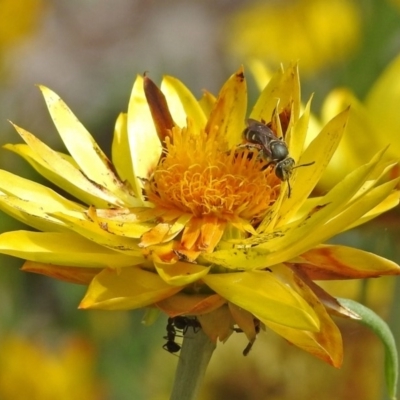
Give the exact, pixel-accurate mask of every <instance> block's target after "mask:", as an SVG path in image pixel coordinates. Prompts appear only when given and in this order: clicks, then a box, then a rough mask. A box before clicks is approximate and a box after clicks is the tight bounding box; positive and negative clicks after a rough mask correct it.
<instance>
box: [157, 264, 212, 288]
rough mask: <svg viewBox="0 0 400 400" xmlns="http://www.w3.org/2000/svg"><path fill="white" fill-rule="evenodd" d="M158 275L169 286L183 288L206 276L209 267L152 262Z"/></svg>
mask: <svg viewBox="0 0 400 400" xmlns="http://www.w3.org/2000/svg"><path fill="white" fill-rule="evenodd" d="M154 266H155V267H156V270H157V272H158V275H160V277H161V278H162V279H163V280H164V281H165V282H166V283H168V284H169V285H173V286H185V285H189V284H190V283H193V282H195V281H197V280H199V279H200V278H202V277H203V276H205V275H207V273H208V271H209V270H210V267H204V266H202V265H198V264H193V263H186V262H181V261H178V262H176V263H174V264H171V263H169V264H168V263H162V262H157V261H154Z"/></svg>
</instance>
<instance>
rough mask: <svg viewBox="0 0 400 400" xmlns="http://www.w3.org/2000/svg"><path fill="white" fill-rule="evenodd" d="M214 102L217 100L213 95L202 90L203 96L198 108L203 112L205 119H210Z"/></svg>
mask: <svg viewBox="0 0 400 400" xmlns="http://www.w3.org/2000/svg"><path fill="white" fill-rule="evenodd" d="M216 101H217V99H216V98H215V96H214V95H213V94H211V93H210V92H208V91H207V90H203V96H202V97H201V99H200V100H199V106H200V107H201V109H202V110H203V112H204V114H205V116H206V117H207V119H208V118H209V117H210V114H211V111H212V110H213V108H214V104H215V102H216Z"/></svg>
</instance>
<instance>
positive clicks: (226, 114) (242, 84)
mask: <svg viewBox="0 0 400 400" xmlns="http://www.w3.org/2000/svg"><path fill="white" fill-rule="evenodd" d="M246 109H247V85H246V80H245V76H244V72H243V68H240V69H239V70H238V71H237V72H236V74H234V75H232V76H231V77H230V78H229V79H228V80H227V82H226V83H225V84H224V86H223V87H222V89H221V91H220V92H219V96H218V98H217V101H216V103H215V104H214V108H213V110H212V112H211V115H210V117H209V119H208V123H207V127H206V132H210V130H211V129H213V127H214V126H218V128H219V129H218V133H219V134H220V135H222V136H225V137H226V140H227V141H228V149H231V148H233V147H234V146H236V145H238V144H239V143H240V142H241V140H242V132H243V130H244V128H245V124H244V121H245V118H246ZM228 149H227V150H228Z"/></svg>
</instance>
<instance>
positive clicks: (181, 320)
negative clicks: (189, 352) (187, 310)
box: [163, 315, 201, 354]
mask: <svg viewBox="0 0 400 400" xmlns="http://www.w3.org/2000/svg"><path fill="white" fill-rule="evenodd" d="M189 327H192V328H193V331H194V332H198V331H199V330H200V329H201V325H200V322H199V321H198V320H197V319H196V318H189V317H184V316H181V315H179V316H177V317H173V318H171V317H170V318H168V322H167V327H166V329H167V335H166V336H164V339H166V340H167V343H165V344H164V346H163V349H164V350H167V351H168V352H169V353H171V354H173V353H177V352H178V351H179V350H180V349H181V346H180V344H178V343H176V342H175V338H176V337H177V336H179V337H180V336H182V335H184V334H185V333H186V332H187V330H188V329H189ZM177 331H179V333H181V334H182V335H178V334H177Z"/></svg>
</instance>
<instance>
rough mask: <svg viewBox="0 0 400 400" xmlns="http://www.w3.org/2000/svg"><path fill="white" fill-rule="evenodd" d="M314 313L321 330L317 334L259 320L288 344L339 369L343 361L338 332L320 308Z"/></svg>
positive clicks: (340, 338)
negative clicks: (316, 315)
mask: <svg viewBox="0 0 400 400" xmlns="http://www.w3.org/2000/svg"><path fill="white" fill-rule="evenodd" d="M315 311H316V312H318V317H319V320H320V321H321V330H320V331H319V332H311V331H306V330H299V329H293V328H291V327H288V326H283V325H279V324H276V323H274V322H271V321H267V320H263V319H260V320H261V321H262V322H263V323H264V324H265V325H266V326H268V327H269V328H270V329H272V330H273V331H275V332H276V333H277V334H278V335H280V336H282V337H284V338H285V339H286V340H287V341H289V342H290V343H293V344H294V345H296V346H297V347H300V348H301V349H303V350H305V351H307V352H309V353H310V354H312V355H313V356H315V357H318V358H320V359H321V360H323V361H325V362H327V363H328V364H331V365H332V366H334V367H336V368H340V366H341V365H342V361H343V345H342V337H341V334H340V331H339V329H338V327H337V326H336V325H335V323H334V322H333V321H332V319H331V318H330V317H329V315H328V314H327V313H326V312H325V311H324V308H323V307H322V306H321V307H319V308H318V309H316V310H315Z"/></svg>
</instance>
